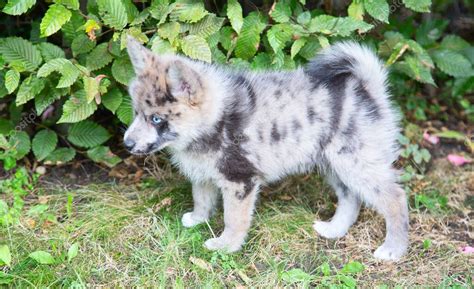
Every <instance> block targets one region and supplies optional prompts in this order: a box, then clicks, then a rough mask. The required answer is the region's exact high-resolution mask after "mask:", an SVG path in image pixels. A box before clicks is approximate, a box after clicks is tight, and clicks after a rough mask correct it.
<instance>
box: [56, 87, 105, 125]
mask: <svg viewBox="0 0 474 289" xmlns="http://www.w3.org/2000/svg"><path fill="white" fill-rule="evenodd" d="M96 109H97V105H96V104H95V102H94V101H92V102H88V101H87V99H86V93H85V91H84V90H79V91H76V93H75V95H74V96H71V98H70V99H68V100H67V101H66V102H65V103H64V105H63V114H62V115H61V118H60V119H59V120H58V123H67V122H69V123H71V122H79V121H81V120H84V119H86V118H88V117H89V116H91V115H92V114H93V113H94V112H95V110H96Z"/></svg>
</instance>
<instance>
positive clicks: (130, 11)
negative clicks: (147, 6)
mask: <svg viewBox="0 0 474 289" xmlns="http://www.w3.org/2000/svg"><path fill="white" fill-rule="evenodd" d="M121 1H122V3H123V5H124V6H125V11H126V12H127V19H128V23H132V22H133V20H135V18H137V17H138V15H139V14H140V12H139V11H138V9H137V6H135V4H133V2H132V0H121Z"/></svg>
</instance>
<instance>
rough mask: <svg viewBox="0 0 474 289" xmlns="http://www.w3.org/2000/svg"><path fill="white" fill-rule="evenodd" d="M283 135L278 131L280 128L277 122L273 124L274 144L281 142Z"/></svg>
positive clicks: (272, 136) (272, 135)
mask: <svg viewBox="0 0 474 289" xmlns="http://www.w3.org/2000/svg"><path fill="white" fill-rule="evenodd" d="M280 138H281V135H280V132H279V131H278V127H277V124H276V122H273V124H272V131H271V139H272V142H278V141H280Z"/></svg>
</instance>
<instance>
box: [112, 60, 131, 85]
mask: <svg viewBox="0 0 474 289" xmlns="http://www.w3.org/2000/svg"><path fill="white" fill-rule="evenodd" d="M112 75H113V77H114V78H115V80H117V81H118V82H120V83H121V84H123V85H128V84H129V83H130V80H131V79H132V78H133V77H135V72H134V70H133V66H132V63H131V62H130V58H129V57H128V56H123V57H121V58H118V59H115V61H114V63H113V64H112Z"/></svg>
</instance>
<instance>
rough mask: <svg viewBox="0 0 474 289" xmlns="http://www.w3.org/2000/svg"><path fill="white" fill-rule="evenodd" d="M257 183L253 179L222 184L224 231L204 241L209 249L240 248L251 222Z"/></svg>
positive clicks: (230, 249)
mask: <svg viewBox="0 0 474 289" xmlns="http://www.w3.org/2000/svg"><path fill="white" fill-rule="evenodd" d="M258 189H259V184H258V183H257V182H256V181H254V180H248V181H246V182H243V183H230V182H226V183H225V184H224V185H223V186H222V196H223V200H224V224H225V227H224V232H222V234H221V235H220V236H219V237H218V238H212V239H209V240H207V241H206V242H205V243H204V246H205V247H206V248H207V249H209V250H224V251H227V252H235V251H238V250H240V248H241V246H242V244H243V243H244V241H245V238H246V237H247V233H248V230H249V228H250V225H251V223H252V214H253V210H254V208H255V201H256V199H257V192H258Z"/></svg>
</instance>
